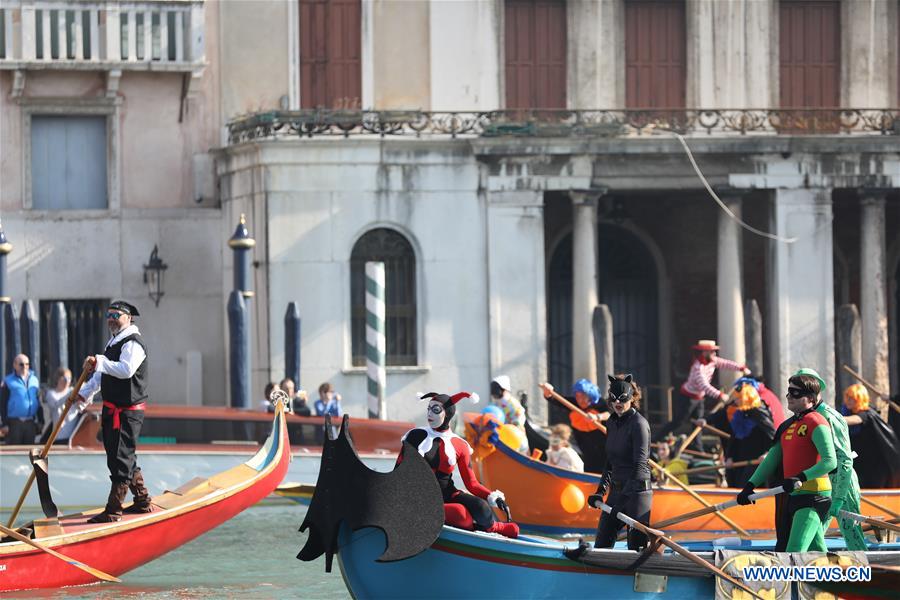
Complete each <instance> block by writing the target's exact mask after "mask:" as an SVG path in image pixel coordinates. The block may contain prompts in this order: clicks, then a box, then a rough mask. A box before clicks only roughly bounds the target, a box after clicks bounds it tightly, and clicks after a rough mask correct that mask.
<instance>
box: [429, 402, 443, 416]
mask: <svg viewBox="0 0 900 600" xmlns="http://www.w3.org/2000/svg"><path fill="white" fill-rule="evenodd" d="M428 412H430V413H431V414H433V415H439V414H441V413H442V412H444V407H443V405H441V404H432V405H431V406H429V407H428Z"/></svg>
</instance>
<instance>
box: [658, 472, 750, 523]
mask: <svg viewBox="0 0 900 600" xmlns="http://www.w3.org/2000/svg"><path fill="white" fill-rule="evenodd" d="M647 462H648V463H650V466H651V467H653V468H654V469H656V470H657V471H659V472H660V473H662V474H663V475H664V476H666V477H667V478H668V479H669V481H671V482H672V483H674V484H675V485H676V486H678V487H680V488H681V489H682V490H684V491H685V492H687V493H688V494H689V495H690V496H691V498H693V499H694V500H696V501H697V502H699V503H700V504H702V505H703V506H705V507H707V508H712V509H713V510H712V511H711V512H714V513H715V514H716V516H717V517H719V518H720V519H721V520H722V521H723V522H725V524H726V525H728V526H729V527H731V528H732V529H734V530H735V532H737V534H738V535H739V536H741V537H745V538H749V537H750V534H749V533H748V532H747V531H746V530H745V529H744V528H743V527H741V526H740V525H738V524H737V523H735V522H734V521H733V520H731V519H729V518H728V517H726V516H725V515H724V514H722V512H721V511H719V510H718V509H716V507H715V506H713V505H712V504H710V503H709V502H708V501H707V500H706V499H705V498H703V496H701V495H700V494H698V493H697V492H695V491H694V490H692V489H691V488H689V487H688V486H686V485H685V484H684V483H682V482H681V480H680V479H678V478H677V477H675V476H674V475H672V474H671V473H669V472H668V471H667V470H666V468H665V467H663V466H662V465H660V464H658V463H656V462H655V461H653V460H647Z"/></svg>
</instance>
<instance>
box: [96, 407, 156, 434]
mask: <svg viewBox="0 0 900 600" xmlns="http://www.w3.org/2000/svg"><path fill="white" fill-rule="evenodd" d="M146 405H147V403H146V402H141V403H140V404H135V405H134V406H125V407H122V406H116V405H115V404H113V403H112V402H107V401H105V400H104V401H103V408H108V409H109V410H111V411H112V419H113V429H120V428H121V427H122V419H121V417H120V416H119V415H121V414H122V411H125V410H144V407H145V406H146Z"/></svg>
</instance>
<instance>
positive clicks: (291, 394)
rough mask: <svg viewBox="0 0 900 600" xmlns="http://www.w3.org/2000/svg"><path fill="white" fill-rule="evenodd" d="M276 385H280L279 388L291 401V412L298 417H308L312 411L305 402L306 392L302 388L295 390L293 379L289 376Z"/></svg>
mask: <svg viewBox="0 0 900 600" xmlns="http://www.w3.org/2000/svg"><path fill="white" fill-rule="evenodd" d="M278 385H280V386H281V389H282V390H284V393H285V394H287V395H288V398H289V399H290V402H291V412H292V413H294V414H295V415H297V416H298V417H308V416H310V415H311V414H312V411H311V410H310V409H309V404H307V402H306V401H307V396H306V392H305V391H304V390H300V391H299V392H295V391H294V380H293V379H291V378H290V377H285V378H284V379H282V380H281V383H280V384H278Z"/></svg>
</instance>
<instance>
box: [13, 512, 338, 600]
mask: <svg viewBox="0 0 900 600" xmlns="http://www.w3.org/2000/svg"><path fill="white" fill-rule="evenodd" d="M305 514H306V507H305V506H300V505H298V504H295V503H293V502H292V503H290V504H287V503H284V501H266V502H263V503H261V504H257V505H256V506H253V507H251V508H249V509H247V510H245V511H244V512H243V513H241V514H239V515H238V516H236V517H235V518H233V519H232V520H230V521H228V522H226V523H224V524H222V525H220V526H219V527H217V528H216V529H213V530H212V531H210V532H207V533H206V534H205V535H202V536H200V537H199V538H197V539H195V540H194V541H192V542H190V543H188V544H186V545H184V546H182V547H181V548H178V549H176V550H173V551H172V552H169V553H168V554H166V555H164V556H162V557H160V558H158V559H156V560H155V561H153V562H150V563H148V564H146V565H144V566H143V567H140V568H138V569H135V570H134V571H130V572H128V573H125V574H124V575H122V576H121V577H120V579H121V580H122V583H120V584H119V583H116V584H111V583H102V584H96V585H91V586H84V587H77V588H66V589H62V590H47V591H41V590H37V591H27V592H14V593H10V594H4V595H3V596H4V598H17V599H18V598H65V599H67V600H74V599H77V598H91V599H95V598H99V599H103V600H118V599H120V598H127V599H134V600H137V599H138V598H140V599H141V600H144V599H153V600H163V599H165V600H169V599H177V600H199V599H206V598H241V599H244V598H248V599H257V598H258V599H261V600H262V599H270V598H271V599H275V598H278V599H281V598H309V599H320V598H321V599H332V598H341V599H344V598H349V597H350V595H349V593H348V592H347V588H346V586H344V581H343V579H342V578H341V573H340V569H339V568H338V564H337V560H335V561H334V569H333V570H332V572H331V573H326V572H325V559H324V558H320V559H318V560H316V561H315V562H311V563H307V562H302V561H299V560H297V552H299V551H300V548H301V547H302V546H303V544H304V543H305V542H306V534H305V533H300V532H299V531H297V530H298V529H299V528H300V523H301V522H302V521H303V517H304V515H305ZM34 516H39V515H34V514H32V515H23V518H22V519H20V520H19V522H22V520H24V519H25V518H28V519H30V518H33V517H34ZM4 522H5V520H4Z"/></svg>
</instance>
